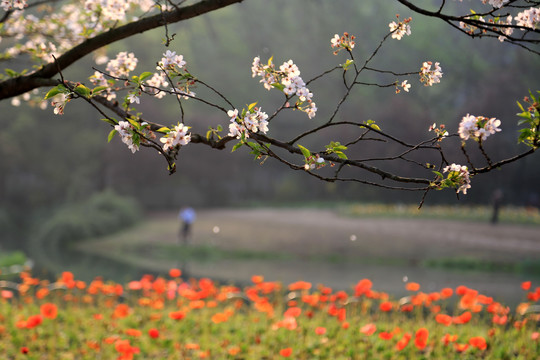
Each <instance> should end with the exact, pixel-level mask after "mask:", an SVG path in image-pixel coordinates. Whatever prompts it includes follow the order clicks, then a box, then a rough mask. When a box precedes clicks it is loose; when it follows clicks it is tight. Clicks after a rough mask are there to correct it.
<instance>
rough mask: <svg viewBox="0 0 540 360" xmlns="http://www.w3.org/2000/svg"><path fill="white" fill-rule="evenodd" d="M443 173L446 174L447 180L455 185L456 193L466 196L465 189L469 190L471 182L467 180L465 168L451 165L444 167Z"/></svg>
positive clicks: (467, 172) (467, 171)
mask: <svg viewBox="0 0 540 360" xmlns="http://www.w3.org/2000/svg"><path fill="white" fill-rule="evenodd" d="M443 172H445V173H446V172H448V179H449V180H451V181H453V182H454V183H455V184H456V187H457V188H458V189H457V191H456V192H457V193H459V192H460V191H461V192H462V193H463V194H467V189H470V188H471V180H470V178H469V169H468V168H467V166H463V165H458V164H452V165H449V166H446V167H445V168H444V169H443Z"/></svg>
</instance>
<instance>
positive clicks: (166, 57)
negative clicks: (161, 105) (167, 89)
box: [149, 50, 195, 99]
mask: <svg viewBox="0 0 540 360" xmlns="http://www.w3.org/2000/svg"><path fill="white" fill-rule="evenodd" d="M185 65H186V62H185V61H184V56H183V55H177V54H176V52H175V51H170V50H167V51H166V52H165V53H164V54H163V57H162V58H161V61H159V62H158V66H157V67H156V69H157V70H161V71H165V74H163V73H162V72H160V73H158V74H154V77H153V78H152V79H151V82H152V81H153V82H154V83H153V84H151V83H149V85H151V86H154V87H159V85H158V86H156V84H157V83H163V85H164V86H167V85H168V82H167V80H166V79H167V75H169V76H170V77H171V75H172V76H175V75H178V74H180V73H181V72H182V71H185V70H186V69H185ZM194 84H195V81H194V80H193V79H191V77H190V76H187V78H185V77H184V78H182V77H181V78H180V81H178V82H177V83H176V85H175V86H174V87H173V88H172V89H171V91H172V92H173V93H174V94H176V96H178V97H182V98H184V99H189V98H190V97H195V93H194V92H193V91H191V90H190V89H189V88H190V86H193V85H194ZM151 92H154V93H155V96H156V97H158V98H161V97H163V96H164V95H165V93H164V92H163V91H159V90H157V89H155V88H154V89H152V90H151Z"/></svg>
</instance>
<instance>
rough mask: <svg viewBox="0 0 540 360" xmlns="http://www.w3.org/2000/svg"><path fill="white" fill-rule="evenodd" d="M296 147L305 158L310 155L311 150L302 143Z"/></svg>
mask: <svg viewBox="0 0 540 360" xmlns="http://www.w3.org/2000/svg"><path fill="white" fill-rule="evenodd" d="M298 148H299V149H300V151H301V152H302V155H304V157H305V158H306V159H307V158H309V157H310V156H311V152H310V151H309V150H308V149H306V148H305V147H303V146H302V145H298Z"/></svg>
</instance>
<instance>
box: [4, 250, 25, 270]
mask: <svg viewBox="0 0 540 360" xmlns="http://www.w3.org/2000/svg"><path fill="white" fill-rule="evenodd" d="M26 260H27V259H26V255H24V253H23V252H22V251H13V252H9V253H4V254H2V255H0V269H1V268H4V267H9V266H13V265H23V264H24V263H25V262H26Z"/></svg>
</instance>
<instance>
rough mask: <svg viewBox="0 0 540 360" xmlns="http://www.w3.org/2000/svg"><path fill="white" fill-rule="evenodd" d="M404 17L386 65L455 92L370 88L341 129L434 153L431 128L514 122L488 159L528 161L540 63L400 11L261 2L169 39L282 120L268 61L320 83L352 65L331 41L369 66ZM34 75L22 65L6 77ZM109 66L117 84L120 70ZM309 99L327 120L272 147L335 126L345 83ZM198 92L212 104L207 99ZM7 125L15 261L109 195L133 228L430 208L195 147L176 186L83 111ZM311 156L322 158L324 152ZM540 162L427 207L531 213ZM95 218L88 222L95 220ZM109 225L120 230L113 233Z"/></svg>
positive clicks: (0, 181)
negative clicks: (148, 223) (357, 128)
mask: <svg viewBox="0 0 540 360" xmlns="http://www.w3.org/2000/svg"><path fill="white" fill-rule="evenodd" d="M431 3H433V4H436V3H438V2H436V1H432V2H431ZM467 5H470V4H465V5H464V4H458V3H456V4H449V5H448V6H449V7H459V6H465V7H466V6H467ZM396 13H399V14H400V18H406V17H409V16H412V18H413V20H412V22H411V28H412V34H411V36H408V37H404V38H403V39H402V40H401V41H396V40H391V39H389V40H388V41H387V43H386V44H385V45H384V47H383V48H382V49H381V51H380V52H379V54H378V56H377V57H376V59H375V62H374V63H373V64H372V65H373V66H374V67H377V68H381V69H386V70H394V71H396V72H408V71H418V70H419V69H420V66H421V64H422V62H423V61H428V60H431V61H434V62H435V61H437V62H440V63H441V67H442V71H443V73H444V75H443V77H442V80H441V83H440V84H436V85H435V86H433V87H429V88H428V87H424V86H422V84H421V83H420V82H419V81H415V80H416V79H412V80H410V81H409V82H410V83H411V84H412V88H411V91H410V93H405V92H402V93H400V94H395V93H394V89H393V88H385V89H381V88H376V87H359V88H357V90H356V91H355V93H354V96H353V97H352V98H351V99H350V100H349V101H348V103H347V104H346V105H345V106H344V107H343V108H342V110H341V112H340V115H339V117H340V119H354V120H360V121H364V120H368V119H373V120H375V121H376V122H377V124H378V125H379V126H380V127H381V128H383V129H384V130H386V131H387V132H388V133H390V134H393V135H398V136H400V137H401V138H403V139H405V140H407V141H410V142H419V141H421V140H424V139H426V138H428V137H430V136H431V134H430V133H428V128H429V126H430V125H431V124H432V123H434V122H435V123H437V124H441V123H444V124H445V125H446V127H447V129H448V130H449V131H450V132H451V133H453V132H456V131H457V127H458V124H459V121H460V120H461V118H462V117H463V116H464V115H466V114H467V113H470V114H475V115H484V116H487V117H496V118H498V119H500V120H501V121H502V125H501V128H502V132H500V133H498V134H497V135H496V136H493V137H491V138H490V139H489V143H486V148H487V151H488V153H490V154H491V155H492V157H493V158H494V159H502V158H504V157H509V156H512V155H514V154H517V153H518V152H519V150H523V148H520V147H519V146H517V136H518V133H517V131H518V126H517V121H518V118H517V116H516V113H517V112H518V110H519V109H518V107H517V106H516V101H521V100H522V98H523V96H525V95H527V94H528V91H529V90H532V91H536V90H537V89H540V78H539V77H538V69H539V65H540V60H539V59H538V57H537V56H534V55H532V54H530V53H527V52H526V51H525V50H523V49H521V48H518V47H516V46H511V45H509V44H505V43H499V42H498V41H497V40H496V39H485V40H481V39H471V38H469V37H467V36H465V35H463V34H461V33H459V32H458V31H457V30H454V29H452V28H450V27H449V26H447V25H446V24H443V23H442V22H440V21H437V20H435V19H429V18H425V17H422V16H420V15H417V14H414V13H411V12H410V11H408V10H406V9H405V8H403V7H401V6H400V5H399V4H397V3H394V2H392V4H391V5H390V2H382V1H370V2H367V1H349V0H333V1H325V0H305V1H294V2H291V1H287V0H274V1H263V0H248V1H245V2H244V3H241V4H239V5H235V6H230V7H227V8H225V9H221V10H219V11H216V12H213V13H210V14H208V15H204V16H199V17H197V18H195V19H192V20H188V21H184V22H181V23H178V24H172V25H169V28H168V30H169V33H170V34H175V35H174V41H173V42H172V43H171V46H170V47H169V49H170V50H171V51H176V52H177V53H178V54H182V55H183V56H184V60H186V61H187V68H188V69H189V71H190V72H191V73H192V74H194V75H195V76H196V77H198V78H200V79H201V80H203V81H205V82H206V83H209V84H210V85H212V86H214V87H215V88H216V89H218V90H219V91H221V92H222V93H223V94H225V95H226V96H227V97H228V98H229V99H230V100H231V101H232V103H233V104H235V106H236V107H237V108H242V107H243V106H246V104H250V103H252V102H256V101H257V102H258V105H259V106H261V107H262V109H263V110H264V111H266V112H268V113H271V112H272V110H273V109H275V107H276V106H278V104H279V103H280V101H282V97H280V96H279V94H277V92H267V91H266V90H265V89H264V88H263V87H262V85H261V84H259V82H258V79H257V78H255V79H254V78H252V77H251V70H250V68H251V63H252V61H253V58H254V57H255V56H260V57H261V60H262V61H266V60H267V59H268V58H269V57H270V56H273V57H274V63H276V64H278V65H279V64H281V63H282V62H283V61H287V60H289V59H292V60H293V61H294V62H295V64H297V65H298V67H299V69H300V71H301V75H302V77H303V78H304V80H306V81H307V80H309V79H311V78H313V77H315V76H316V75H318V74H320V73H322V72H323V71H325V70H327V69H330V68H332V67H333V66H335V65H336V64H339V63H343V62H344V61H345V59H346V58H345V57H344V55H342V54H340V55H338V56H334V55H332V49H331V48H330V39H331V38H332V37H333V36H334V34H336V33H337V34H342V33H343V32H344V31H347V32H349V33H350V34H353V35H355V36H356V47H355V49H354V53H355V56H356V59H357V61H359V62H363V61H364V60H365V59H366V58H367V57H368V56H369V55H370V54H371V53H372V52H373V50H374V49H375V48H376V47H377V45H378V44H379V42H380V41H381V39H382V38H383V37H384V35H385V34H387V33H388V31H389V29H388V23H390V22H391V21H393V20H395V15H396ZM164 37H165V33H164V30H163V29H159V30H155V31H152V32H148V33H145V34H141V35H138V36H136V37H133V38H131V39H128V40H127V41H123V42H121V43H117V44H114V45H113V46H111V47H109V48H108V49H107V55H108V56H109V58H114V57H115V56H116V54H117V53H118V52H120V51H128V52H133V53H134V54H135V56H136V57H137V58H138V59H139V63H138V66H137V69H136V70H135V71H134V73H135V74H140V73H142V72H143V71H153V69H154V67H155V63H156V62H157V61H159V60H160V59H161V56H162V53H164V52H165V51H166V50H167V49H166V48H165V47H164V46H163V45H162V39H163V38H164ZM25 65H26V64H20V63H10V62H7V63H6V64H5V67H7V68H14V69H16V68H17V67H20V66H23V67H24V66H25ZM92 66H96V65H95V64H94V62H93V60H92V59H91V57H88V58H87V59H85V60H84V61H82V62H80V63H79V64H76V65H75V66H72V67H70V68H69V69H67V70H66V71H65V72H64V76H65V77H66V78H67V79H70V80H74V81H77V80H79V81H82V82H86V83H87V84H89V81H88V80H87V78H88V76H90V75H92V74H93V70H92ZM97 67H98V68H100V69H104V68H105V65H101V66H97ZM372 76H373V78H372V79H371V80H372V81H382V82H386V81H388V79H389V81H394V80H395V78H393V77H390V78H387V77H382V75H380V74H373V75H372ZM368 80H369V79H368ZM309 87H310V90H311V91H312V92H313V93H314V101H315V102H316V103H317V107H318V109H319V111H318V113H317V116H316V117H315V118H314V119H312V120H308V119H307V117H305V116H302V117H301V118H300V117H292V118H287V116H282V117H281V118H280V119H278V120H276V121H275V122H273V123H272V126H271V129H270V134H271V135H272V136H274V137H277V138H284V139H290V138H292V137H293V136H294V135H295V134H298V133H299V132H301V131H303V130H306V129H308V128H311V127H314V126H316V125H317V124H320V123H322V122H324V121H325V120H326V119H327V118H328V115H329V114H331V113H332V111H333V110H334V109H335V104H336V103H337V101H338V100H339V98H340V96H341V95H342V94H343V89H342V87H341V86H340V82H339V77H338V78H332V77H329V78H328V80H324V81H318V82H315V83H313V85H310V86H309ZM194 91H195V92H196V93H197V95H198V96H201V97H204V96H205V92H204V90H203V89H202V88H196V89H194ZM141 100H142V101H141V102H142V104H141V106H140V107H138V109H139V110H140V111H142V114H143V117H146V118H148V119H149V120H151V121H155V122H158V123H160V124H163V125H166V126H170V125H171V124H176V123H177V122H178V121H179V120H180V110H179V108H178V104H177V102H176V101H174V99H169V100H165V99H164V100H153V99H148V98H142V99H141ZM184 109H185V111H186V123H187V125H189V126H192V127H193V130H194V131H195V132H202V133H204V132H205V131H206V129H207V128H208V126H213V127H215V126H217V125H218V124H221V125H222V126H224V127H227V125H228V122H229V118H228V117H227V116H226V114H223V113H219V112H217V111H215V109H212V108H209V107H205V106H204V105H201V104H199V103H196V102H194V101H191V100H190V101H185V102H184ZM0 114H1V115H0V127H1V130H0V229H1V232H2V235H1V238H2V242H1V245H0V246H1V247H2V248H4V249H17V248H23V249H24V248H28V247H33V246H35V242H36V241H39V239H44V238H46V237H47V236H50V234H47V231H50V230H47V229H48V228H47V226H49V225H50V223H51V221H52V222H54V221H56V220H54V219H59V218H63V219H65V218H67V217H68V216H67V214H70V216H72V215H73V214H76V213H77V212H80V213H81V214H84V215H81V216H90V215H89V214H91V213H92V211H94V210H95V209H98V210H99V211H102V210H103V209H104V208H106V207H107V206H109V205H108V204H107V201H105V200H103V199H102V198H100V196H101V195H100V194H103V193H104V192H105V191H107V192H106V193H105V194H108V195H106V196H104V197H105V198H109V199H111V198H113V197H114V196H116V195H118V196H121V197H128V198H129V199H130V200H129V201H132V202H131V203H129V204H128V205H125V203H123V205H121V206H124V209H125V210H126V212H127V213H130V211H131V213H130V214H128V215H126V216H125V219H124V218H123V219H124V220H125V222H126V223H130V222H135V221H136V220H135V219H137V218H138V216H140V214H141V213H143V214H144V213H151V212H156V211H167V210H173V211H177V210H178V209H180V207H182V206H185V205H190V206H194V207H196V208H199V209H200V208H215V207H241V206H250V205H280V206H281V205H288V204H289V205H290V204H303V203H315V202H333V203H335V202H359V203H366V202H380V203H404V204H410V203H418V202H419V201H420V198H421V193H418V192H413V193H410V192H407V193H405V192H395V191H391V190H384V189H379V188H374V187H369V186H365V185H359V184H354V183H325V182H321V181H318V180H315V179H314V178H312V177H310V176H308V175H306V174H305V173H303V172H294V171H292V170H290V169H289V168H288V167H285V166H283V165H282V164H279V163H277V162H276V161H273V160H272V159H269V160H268V161H265V162H264V163H263V164H261V161H260V160H253V156H252V155H250V154H249V153H248V151H247V150H245V149H244V148H241V149H239V150H238V151H236V152H234V153H232V154H231V150H230V149H231V147H228V148H227V149H225V150H222V151H219V150H213V149H210V148H208V147H206V146H204V145H198V144H190V145H188V146H185V147H183V148H182V149H181V151H180V153H179V157H178V160H177V169H178V170H177V172H176V173H175V174H174V175H172V176H170V175H169V174H168V171H167V164H166V163H165V161H164V160H163V159H162V158H160V157H159V156H158V155H157V154H156V153H154V152H153V151H150V150H148V149H145V148H141V151H139V152H137V153H135V154H132V153H131V151H130V150H129V149H128V148H127V147H126V146H125V145H124V144H122V143H121V141H120V139H119V138H118V137H116V138H114V139H113V140H112V141H111V143H107V135H108V133H109V131H110V130H111V129H110V127H109V126H108V125H107V124H106V123H104V122H102V121H99V119H100V116H99V114H98V113H97V112H96V111H95V110H93V109H92V108H90V107H89V106H88V105H87V104H85V103H83V102H72V103H69V104H68V105H67V106H66V110H65V115H62V116H57V115H54V114H53V111H52V108H51V107H49V108H48V109H46V110H40V109H38V108H36V107H34V108H31V107H28V106H25V105H24V104H23V105H21V106H19V107H13V106H11V104H10V103H9V101H4V102H2V103H0ZM340 131H341V130H336V131H335V132H334V133H328V134H326V135H327V136H328V139H324V141H323V143H329V142H330V141H331V140H337V141H340V140H341V139H342V138H343V137H346V136H347V134H346V133H342V132H340ZM317 140H318V139H314V140H312V141H313V143H316V141H317ZM342 142H343V141H342ZM303 145H305V146H307V147H308V148H309V145H310V143H309V141H308V142H306V143H305V144H304V143H303ZM392 146H393V145H388V144H385V145H384V146H382V147H381V146H380V145H377V144H373V145H370V144H368V145H363V147H361V148H358V149H356V150H351V152H347V154H348V156H349V157H350V158H355V157H360V155H362V154H374V153H376V154H378V155H381V156H383V155H389V154H392V153H394V152H395V150H396V149H395V148H393V147H392ZM448 159H449V160H450V161H451V162H456V163H464V162H465V160H464V158H463V155H462V154H461V153H460V152H458V153H453V154H449V156H448ZM538 160H539V158H538V154H534V155H532V156H529V157H527V158H525V159H523V160H521V161H519V162H516V163H514V164H511V165H508V166H506V167H504V168H502V169H501V170H499V171H494V172H491V173H489V174H486V175H479V176H476V177H474V178H473V179H472V189H470V191H469V192H468V194H467V195H466V196H460V198H459V200H457V198H456V195H455V193H454V192H453V191H452V190H447V191H442V192H431V193H430V194H429V196H428V198H427V201H426V203H427V204H452V205H458V204H459V205H473V204H484V205H488V204H489V203H490V201H491V198H492V195H493V193H494V191H495V190H496V189H501V190H502V191H503V193H504V204H511V205H517V206H524V205H527V204H528V203H529V202H530V201H531V199H532V198H534V196H538V193H539V190H538V183H539V181H540V167H539V166H538ZM393 166H394V168H391V167H390V166H389V165H388V164H387V165H385V169H386V170H393V171H395V172H398V173H404V174H409V175H411V174H410V169H409V167H408V166H407V164H406V163H400V164H397V163H396V164H394V165H393ZM353 175H354V176H359V177H361V176H365V174H362V173H353ZM424 176H429V175H426V174H424ZM112 194H116V195H114V196H113V195H112ZM535 194H536V195H535ZM102 197H103V196H102ZM81 204H86V205H85V206H87V207H86V208H84V209H83V210H81V206H80V205H81ZM74 209H77V210H74ZM92 209H94V210H92ZM128 209H129V210H128ZM98 210H96V213H97V212H98ZM73 216H75V215H73ZM96 216H97V215H96ZM124 220H122V221H124ZM58 221H59V220H58ZM74 221H75V220H74ZM107 221H108V222H109V223H110V224H109V225H105V224H106V223H107ZM120 222H121V221H120V220H118V221H116V220H115V218H114V217H112V216H111V217H109V218H108V219H107V216H106V213H104V212H103V211H102V217H100V218H99V219H97V220H96V223H99V224H100V227H102V228H106V227H107V226H110V229H112V230H114V229H115V226H116V225H117V224H118V223H120ZM47 224H49V225H47ZM107 224H108V223H107ZM49 228H50V226H49ZM100 231H101V230H100ZM104 231H107V229H105V230H104Z"/></svg>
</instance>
